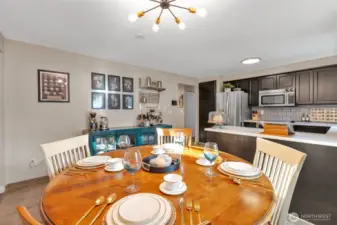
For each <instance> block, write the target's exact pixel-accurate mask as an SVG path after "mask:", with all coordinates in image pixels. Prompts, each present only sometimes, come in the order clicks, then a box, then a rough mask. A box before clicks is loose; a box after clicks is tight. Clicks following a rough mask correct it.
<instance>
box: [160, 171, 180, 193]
mask: <svg viewBox="0 0 337 225" xmlns="http://www.w3.org/2000/svg"><path fill="white" fill-rule="evenodd" d="M164 181H165V188H166V189H167V190H170V191H173V190H177V189H180V188H182V186H183V177H182V176H180V175H178V174H167V175H166V176H164Z"/></svg>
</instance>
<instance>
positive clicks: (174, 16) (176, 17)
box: [168, 8, 177, 18]
mask: <svg viewBox="0 0 337 225" xmlns="http://www.w3.org/2000/svg"><path fill="white" fill-rule="evenodd" d="M168 11H170V13H171V14H172V16H173V17H174V18H177V17H176V15H174V13H173V12H172V10H171V9H170V8H168Z"/></svg>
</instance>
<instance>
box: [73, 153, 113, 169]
mask: <svg viewBox="0 0 337 225" xmlns="http://www.w3.org/2000/svg"><path fill="white" fill-rule="evenodd" d="M109 159H111V157H110V156H105V155H96V156H90V157H88V158H84V159H81V160H79V161H77V162H76V165H77V166H81V167H86V166H88V167H93V166H98V165H102V164H105V163H106V162H107V161H108V160H109Z"/></svg>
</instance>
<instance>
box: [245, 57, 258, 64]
mask: <svg viewBox="0 0 337 225" xmlns="http://www.w3.org/2000/svg"><path fill="white" fill-rule="evenodd" d="M260 61H261V59H260V58H258V57H254V58H247V59H244V60H242V61H241V63H242V64H245V65H251V64H255V63H259V62H260Z"/></svg>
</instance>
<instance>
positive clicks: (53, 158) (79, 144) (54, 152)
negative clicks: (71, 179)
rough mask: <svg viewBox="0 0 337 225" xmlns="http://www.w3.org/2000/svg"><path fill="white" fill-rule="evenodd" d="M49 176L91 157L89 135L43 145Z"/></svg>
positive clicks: (51, 176) (53, 175)
mask: <svg viewBox="0 0 337 225" xmlns="http://www.w3.org/2000/svg"><path fill="white" fill-rule="evenodd" d="M41 148H42V151H43V154H44V157H45V161H46V164H47V169H48V175H49V178H50V179H52V178H54V177H55V175H57V174H58V173H60V172H62V171H63V170H65V169H67V168H70V167H72V166H73V165H74V164H75V163H76V162H77V161H78V160H80V159H83V158H86V157H89V156H90V150H89V137H88V135H82V136H78V137H74V138H69V139H65V140H61V141H55V142H52V143H47V144H42V145H41Z"/></svg>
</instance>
